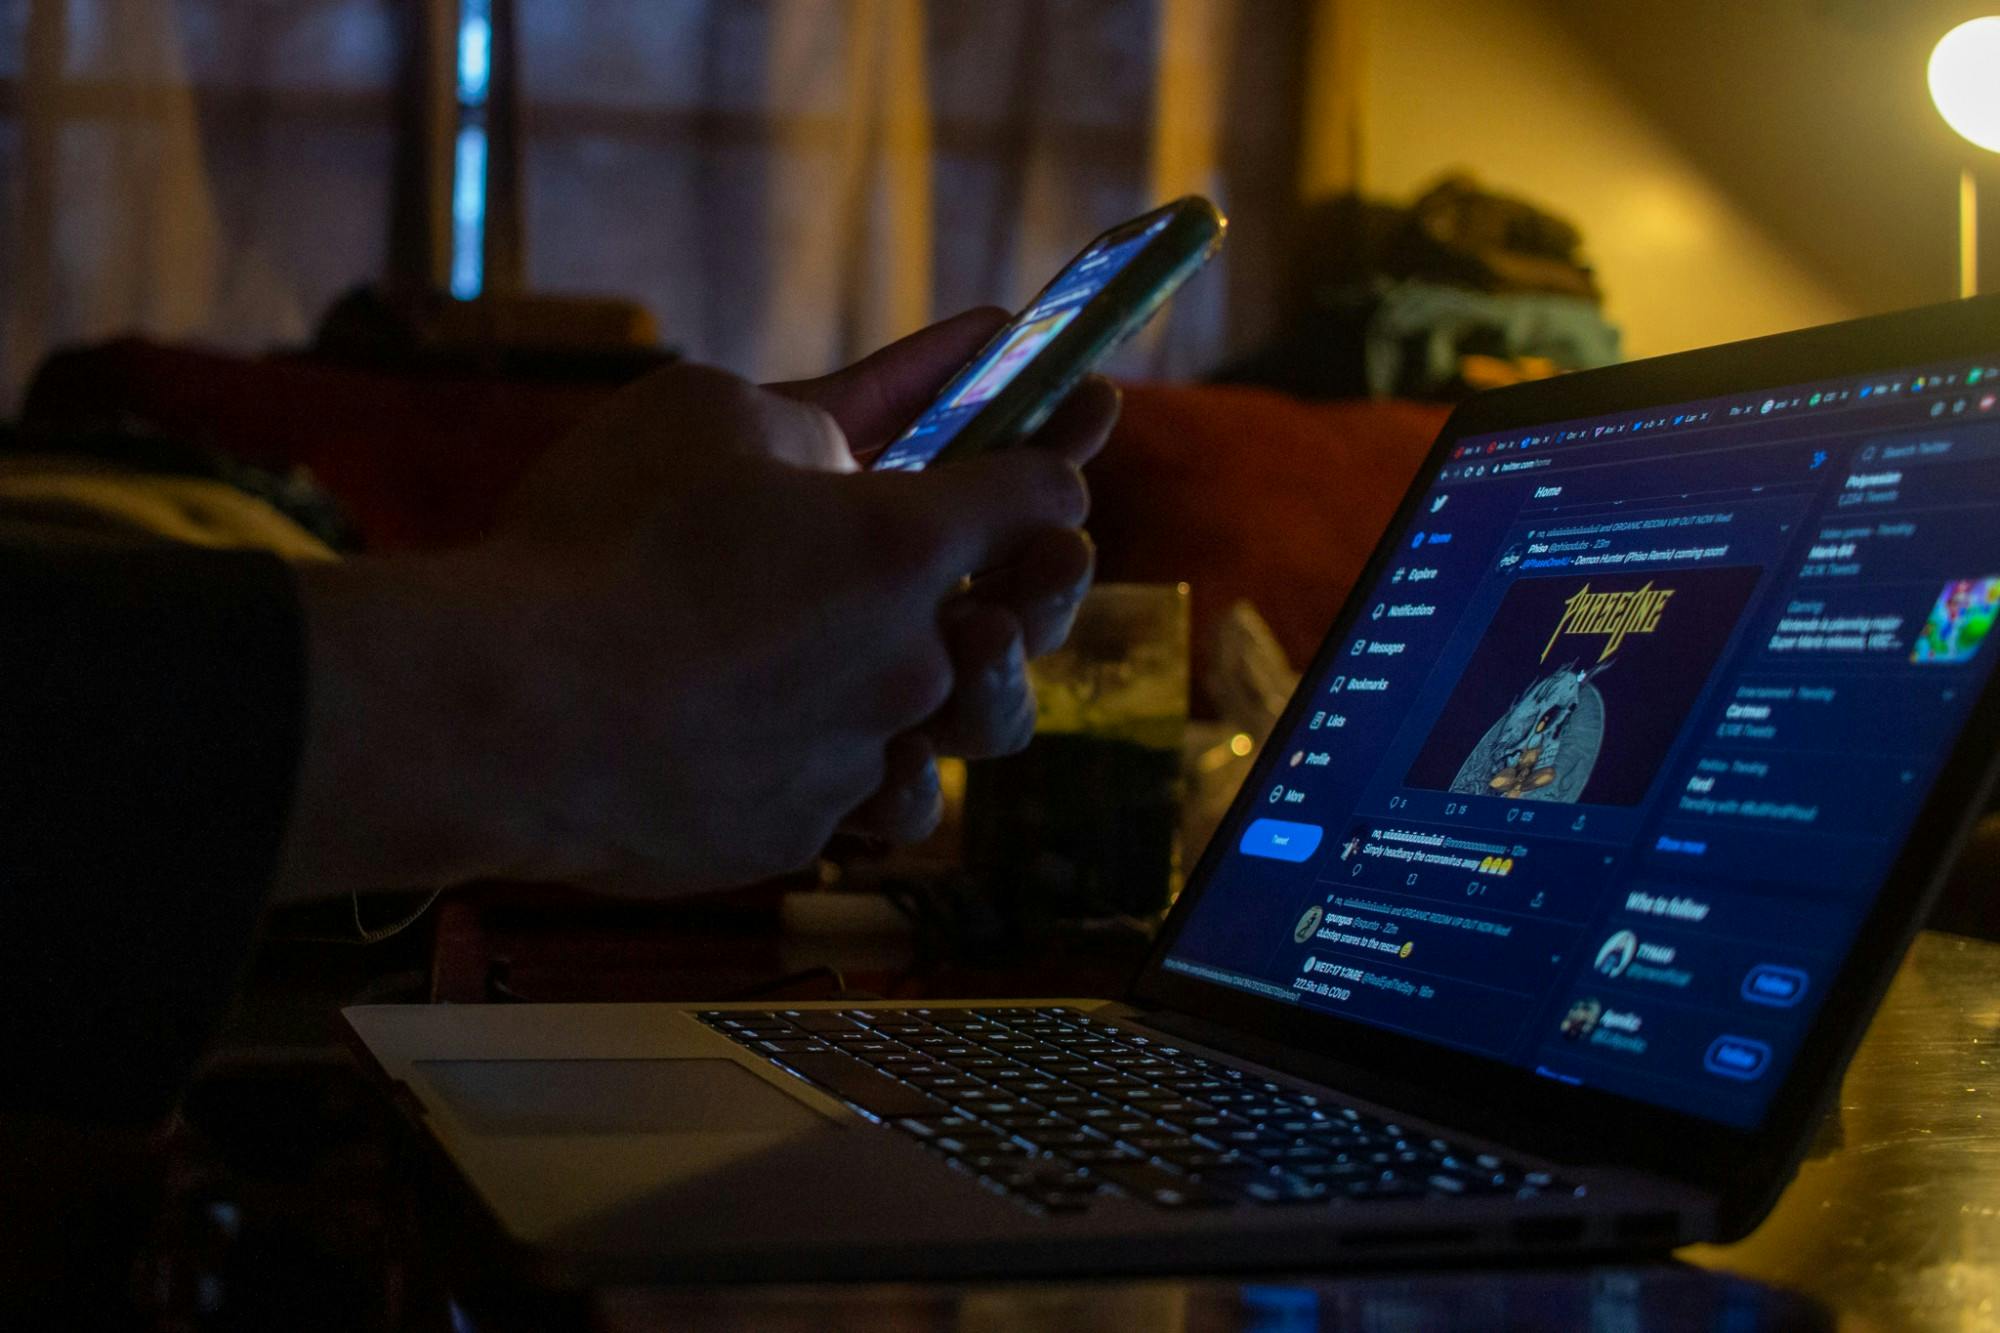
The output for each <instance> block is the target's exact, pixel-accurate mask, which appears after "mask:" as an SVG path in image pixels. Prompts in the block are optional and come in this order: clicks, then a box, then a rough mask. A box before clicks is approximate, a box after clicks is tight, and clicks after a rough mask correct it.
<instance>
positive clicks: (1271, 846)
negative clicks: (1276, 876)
mask: <svg viewBox="0 0 2000 1333" xmlns="http://www.w3.org/2000/svg"><path fill="white" fill-rule="evenodd" d="M1324 836H1326V831H1325V830H1324V829H1322V828H1320V827H1319V826H1318V825H1317V824H1294V823H1291V822H1290V821H1288V820H1283V819H1259V820H1254V821H1252V822H1251V825H1250V827H1249V828H1247V829H1244V830H1243V841H1242V842H1241V843H1238V844H1237V846H1238V848H1239V850H1241V851H1242V853H1243V854H1244V855H1245V856H1262V857H1267V858H1269V859H1270V860H1273V861H1303V860H1305V859H1306V858H1307V857H1308V856H1311V855H1312V854H1313V853H1314V852H1316V851H1318V850H1319V840H1320V839H1321V838H1322V837H1324Z"/></svg>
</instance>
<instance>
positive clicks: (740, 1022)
mask: <svg viewBox="0 0 2000 1333" xmlns="http://www.w3.org/2000/svg"><path fill="white" fill-rule="evenodd" d="M699 1017H700V1019H701V1021H702V1022H704V1023H706V1024H707V1025H708V1026H710V1027H712V1028H714V1029H715V1030H716V1031H718V1032H720V1033H721V1034H722V1035H724V1036H726V1037H729V1038H730V1039H731V1040H733V1041H735V1042H737V1043H738V1044H740V1045H742V1046H745V1047H747V1048H749V1049H750V1050H752V1051H754V1052H756V1053H757V1054H759V1055H761V1056H763V1057H764V1058H766V1059H768V1060H770V1061H772V1062H773V1063H776V1064H778V1065H780V1066H783V1067H784V1068H786V1069H788V1070H790V1071H791V1072H793V1073H794V1074H797V1075H798V1076H799V1077H801V1078H804V1079H806V1080H807V1081H809V1082H812V1083H815V1084H818V1085H819V1086H820V1087H822V1088H824V1089H825V1090H826V1091H828V1092H830V1093H831V1094H833V1095H834V1096H836V1097H838V1098H840V1099H841V1100H842V1101H845V1102H847V1103H848V1104H849V1105H851V1106H854V1107H855V1108H857V1109H859V1110H861V1111H863V1112H866V1113H867V1114H868V1115H870V1116H872V1117H873V1118H875V1119H876V1120H878V1121H881V1122H882V1123H884V1124H888V1125H893V1126H895V1127H896V1128H897V1129H899V1130H901V1131H902V1132H903V1133H906V1134H909V1135H910V1136H912V1137H913V1138H915V1139H916V1140H918V1141H919V1142H921V1143H922V1144H923V1145H924V1146H925V1147H927V1148H930V1149H931V1150H932V1151H934V1152H936V1153H939V1154H940V1155H942V1156H943V1157H944V1158H946V1159H947V1160H948V1161H949V1162H950V1163H951V1164H952V1165H953V1166H955V1167H957V1168H958V1169H960V1170H963V1171H967V1172H970V1173H972V1174H973V1175H975V1176H977V1177H978V1178H979V1180H980V1181H981V1183H983V1184H984V1185H986V1186H987V1187H988V1188H989V1189H992V1190H994V1191H996V1192H998V1193H1002V1194H1005V1195H1007V1196H1009V1197H1011V1198H1014V1199H1016V1200H1018V1201H1020V1202H1022V1203H1024V1204H1026V1205H1028V1206H1029V1207H1031V1208H1034V1209H1036V1210H1039V1211H1044V1212H1061V1213H1073V1212H1077V1211H1080V1210H1083V1209H1085V1208H1088V1207H1090V1206H1091V1204H1092V1203H1093V1202H1094V1201H1095V1200H1097V1199H1099V1198H1101V1197H1103V1196H1104V1195H1107V1194H1120V1195H1125V1196H1129V1197H1131V1198H1135V1199H1139V1200H1142V1201H1145V1202H1149V1203H1151V1204H1154V1205H1156V1206H1158V1207H1161V1208H1212V1207H1228V1206H1233V1205H1238V1204H1250V1205H1262V1206H1277V1205H1285V1206H1301V1205H1314V1204H1318V1205H1325V1204H1329V1203H1332V1202H1334V1201H1337V1200H1351V1201H1366V1200H1375V1199H1415V1198H1431V1197H1460V1198H1463V1197H1468V1196H1505V1197H1518V1198H1533V1197H1535V1196H1537V1195H1548V1194H1566V1195H1581V1194H1582V1193H1583V1188H1582V1187H1581V1186H1578V1185H1573V1184H1570V1183H1568V1182H1565V1181H1563V1180H1560V1179H1557V1178H1555V1177H1552V1176H1550V1175H1549V1174H1548V1173H1547V1172H1543V1171H1534V1170H1530V1169H1528V1168H1526V1167H1524V1166H1521V1165H1519V1164H1517V1163H1514V1162H1510V1161H1508V1160H1506V1159H1505V1158H1501V1157H1495V1156H1493V1155H1491V1154H1484V1153H1477V1154H1476V1153H1473V1152H1472V1151H1470V1150H1468V1149H1466V1148H1463V1147H1460V1146H1458V1145H1455V1144H1453V1143H1451V1142H1449V1141H1448V1140H1445V1139H1437V1138H1426V1137H1422V1136H1420V1135H1418V1134H1416V1133H1415V1132H1413V1131H1408V1130H1405V1129H1404V1128H1403V1127H1402V1126H1400V1125H1397V1124H1395V1123H1394V1122H1392V1121H1387V1120H1383V1119H1380V1118H1378V1117H1375V1116H1371V1115H1368V1114H1365V1113H1363V1112H1361V1111H1358V1110H1355V1109H1354V1108H1352V1107H1347V1106H1342V1105H1339V1104H1338V1103H1336V1102H1334V1101H1333V1100H1331V1099H1330V1098H1328V1097H1326V1096H1325V1095H1323V1094H1319V1093H1308V1092H1305V1091H1303V1090H1301V1089H1298V1088H1295V1087H1289V1086H1286V1085H1284V1084H1281V1083H1276V1082H1273V1081H1271V1080H1268V1079H1265V1078H1263V1077H1261V1076H1260V1075H1258V1074H1255V1073H1252V1072H1250V1071H1247V1070H1243V1069H1238V1068H1235V1067H1233V1066H1231V1065H1228V1064H1225V1063H1223V1062H1222V1061H1219V1060H1211V1059H1208V1058H1206V1057H1204V1056H1199V1055H1195V1054H1194V1053H1192V1052H1190V1051H1185V1050H1182V1049H1180V1048H1179V1047H1176V1046H1171V1045H1168V1044H1166V1043H1164V1042H1161V1041H1155V1040H1153V1039H1151V1038H1148V1037H1144V1036H1141V1035H1139V1034H1137V1033H1133V1032H1128V1031H1126V1030H1124V1029H1122V1028H1117V1027H1113V1026H1112V1025H1110V1024H1108V1023H1104V1022H1101V1021H1099V1020H1097V1019H1093V1018H1091V1017H1089V1016H1088V1015H1085V1014H1082V1013H1079V1012H1078V1011H1076V1010H1074V1009H1063V1008H1032V1007H999V1008H984V1009H880V1010H875V1009H779V1010H768V1011H756V1012H752V1011H746V1010H710V1011H707V1012H704V1013H702V1014H700V1015H699Z"/></svg>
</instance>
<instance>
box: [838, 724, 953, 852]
mask: <svg viewBox="0 0 2000 1333" xmlns="http://www.w3.org/2000/svg"><path fill="white" fill-rule="evenodd" d="M943 817H944V793H943V791H942V789H941V788H940V786H939V784H938V771H937V752H936V751H935V749H933V748H932V745H931V742H930V740H929V739H928V738H927V737H925V736H924V735H923V734H922V733H919V732H906V733H904V734H903V735H900V736H897V737H895V738H894V739H893V740H891V741H890V742H889V746H888V753H887V771H886V776H885V777H884V778H883V781H882V786H881V789H880V790H878V791H877V792H876V793H875V794H874V795H873V796H870V797H869V798H868V799H867V800H866V801H863V802H862V803H861V804H860V805H859V806H857V807H856V808H855V810H854V812H853V813H852V814H850V815H848V817H847V818H846V819H845V820H843V821H841V826H840V831H841V832H843V833H852V834H857V835H859V836H861V837H865V838H878V839H883V840H886V841H888V842H894V843H909V842H922V841H923V840H924V839H925V838H928V837H929V836H930V835H931V833H932V832H933V831H934V830H935V829H936V828H937V826H938V821H939V820H940V819H942V818H943Z"/></svg>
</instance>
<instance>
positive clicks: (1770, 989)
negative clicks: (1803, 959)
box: [1743, 963, 1806, 1009]
mask: <svg viewBox="0 0 2000 1333" xmlns="http://www.w3.org/2000/svg"><path fill="white" fill-rule="evenodd" d="M1805 993H1806V974H1805V973H1803V972H1801V971H1799V970H1798V969H1797V968H1796V967H1779V966H1778V965H1777V964H1776V963H1759V964H1757V966H1755V967H1753V968H1751V969H1750V971H1749V972H1748V973H1746V974H1745V975H1744V977H1743V998H1744V999H1746V1000H1748V1001H1750V1002H1751V1003H1752V1004H1768V1005H1772V1006H1774V1007H1775V1008H1779V1009H1789V1008H1791V1007H1792V1006H1793V1005H1795V1004H1797V1003H1798V1002H1799V1001H1800V1000H1802V999H1804V998H1805Z"/></svg>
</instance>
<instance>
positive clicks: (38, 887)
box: [0, 335, 1116, 1120]
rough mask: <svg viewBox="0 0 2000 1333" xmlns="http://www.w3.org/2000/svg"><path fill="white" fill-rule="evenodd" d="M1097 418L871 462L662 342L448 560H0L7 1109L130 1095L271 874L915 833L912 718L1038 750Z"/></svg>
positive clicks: (708, 849)
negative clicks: (926, 459)
mask: <svg viewBox="0 0 2000 1333" xmlns="http://www.w3.org/2000/svg"><path fill="white" fill-rule="evenodd" d="M918 348H919V350H920V351H921V350H924V349H926V348H928V351H926V352H925V356H926V357H928V359H929V361H931V362H935V363H936V365H935V371H934V373H935V376H936V378H937V379H939V380H942V378H943V377H944V376H945V375H947V374H948V373H949V371H950V369H951V368H952V364H955V362H951V358H950V356H946V355H942V353H944V352H950V351H951V350H952V349H951V346H950V340H949V339H948V338H947V339H945V340H944V341H942V342H940V341H938V339H937V337H936V335H933V336H932V337H931V338H930V339H928V340H924V341H920V342H919V343H918ZM907 351H908V348H905V352H907ZM948 363H949V364H948ZM895 364H897V365H902V366H905V367H907V365H908V364H909V363H908V362H907V361H898V362H896V363H895ZM877 369H878V370H879V369H880V367H879V366H878V368H877ZM926 373H932V372H926ZM858 383H860V381H856V380H854V379H843V380H838V381H830V382H827V383H826V384H822V385H821V386H820V387H822V388H825V387H827V384H832V385H836V386H838V387H841V388H843V389H844V390H850V391H851V390H853V389H854V388H855V387H856V385H857V384H858ZM908 387H909V386H908V385H907V384H906V385H905V387H904V390H902V392H905V393H907V392H908ZM882 401H889V400H887V399H883V400H882ZM1115 407H1116V404H1115V396H1114V395H1111V394H1110V391H1109V390H1108V387H1107V386H1103V385H1101V384H1100V385H1096V386H1093V388H1092V389H1091V390H1090V391H1088V392H1086V393H1084V394H1082V395H1080V397H1079V399H1078V400H1077V403H1076V405H1074V406H1073V407H1072V408H1071V409H1070V410H1069V411H1068V412H1067V413H1066V414H1065V416H1064V417H1063V419H1062V421H1061V422H1060V423H1058V424H1057V425H1056V426H1055V427H1054V428H1053V429H1052V434H1051V435H1050V437H1049V442H1050V443H1051V445H1052V446H1053V447H1051V448H1049V449H1023V450H1016V451H1012V452H1010V453H1007V454H1001V455H994V456H990V457H987V458H982V459H977V460H973V461H970V462H967V463H963V464H958V465H954V466H952V467H949V468H940V469H937V470H936V471H934V472H932V473H926V474H922V475H919V476H910V475H906V474H879V475H878V474H862V473H857V472H856V470H855V466H854V462H853V459H852V456H851V454H850V452H849V449H848V443H847V439H846V436H845V435H844V433H843V423H842V420H841V418H840V416H839V415H838V414H837V413H836V412H834V411H830V410H828V409H822V408H819V407H814V406H807V405H801V404H800V403H798V402H795V401H790V400H788V399H786V398H784V397H781V396H779V395H775V394H772V393H770V392H768V391H765V390H760V389H757V388H756V387H755V386H752V385H748V384H745V383H744V382H742V381H740V380H736V379H733V378H732V377H729V376H726V375H722V374H720V373H717V372H714V371H707V370H702V369H699V368H695V367H676V368H671V369H669V370H667V371H663V372H661V373H660V374H658V375H655V376H652V377H649V378H648V379H647V380H644V381H642V382H640V383H639V384H637V385H634V386H632V387H631V388H629V389H627V390H625V391H623V392H621V393H620V394H618V395H616V396H615V397H614V398H613V399H612V400H610V401H609V403H608V404H607V405H606V407H605V408H604V410H603V411H601V412H600V413H598V414H597V415H596V417H595V418H593V420H592V421H591V422H589V423H587V424H586V425H585V426H584V427H582V428H581V429H579V430H578V431H577V432H576V433H575V434H574V435H573V436H572V437H571V438H570V439H569V440H567V441H565V442H564V443H563V444H562V445H561V446H559V447H558V448H557V449H556V450H554V451H553V452H552V454H551V455H550V457H549V458H548V460H547V461H546V462H545V463H544V464H543V466H542V467H541V468H540V469H539V470H538V471H537V473H536V475H535V476H533V477H532V478H531V479H530V480H529V481H528V483H527V484H526V485H525V486H524V487H523V489H522V492H521V494H520V496H519V497H518V500H517V504H516V506H515V508H514V511H513V512H512V513H511V514H510V515H509V516H508V518H507V520H506V521H505V523H504V524H503V525H502V527H501V530H500V531H499V532H498V533H497V534H496V535H495V536H494V537H493V538H492V539H491V540H488V541H486V542H483V543H481V544H479V545H477V546H475V547H472V548H468V549H466V550H463V551H457V552H451V553H447V554H442V555H435V556H422V557H399V558H382V559H359V560H352V561H343V562H338V563H325V564H313V565H308V566H301V567H299V568H298V569H296V570H287V569H286V568H285V567H284V566H283V565H281V564H279V563H278V562H277V561H276V560H274V559H271V558H269V557H265V556H258V555H247V554H234V553H215V552H200V551H185V550H177V549H172V548H159V547H150V548H146V549H143V550H139V549H134V550H131V551H128V552H117V553H102V554H90V553H86V552H81V551H76V550H60V551H56V550H35V549H23V550H21V551H20V552H19V553H18V554H17V553H15V552H13V551H4V552H0V556H4V558H5V563H4V564H0V599H4V600H3V601H0V606H4V619H0V773H5V775H6V777H5V779H4V785H0V977H4V980H0V1006H4V1009H5V1016H4V1017H0V1059H4V1061H5V1064H6V1066H7V1068H8V1069H9V1071H10V1077H9V1079H8V1080H6V1081H5V1082H4V1084H0V1109H16V1110H39V1111H44V1112H53V1113H55V1114H59V1115H76V1116H86V1117H91V1118H104V1117H107V1116H115V1117H122V1118H130V1119H135V1120H144V1119H151V1118H153V1117H156V1116H157V1115H158V1114H159V1113H160V1112H161V1111H162V1110H164V1109H165V1108H166V1107H167V1106H168V1105H169V1104H170V1102H171V1099H172V1097H173V1095H174V1092H175V1090H176V1089H177V1087H178V1085H179V1082H180V1080H181V1079H182V1078H184V1077H185V1074H186V1071H187V1070H188V1069H190V1068H191V1067H192V1065H193V1062H194V1060H195V1058H196V1056H197V1055H198V1053H199V1051H200V1048H201V1046H202V1043H203V1042H204V1040H205V1039H206V1036H207V1034H208V1033H209V1032H210V1031H211V1030H212V1027H213V1025H214V1023H215V1021H216V1019H217V1018H218V1017H219V1016H220V1014H221V1011H222V1008H223V1006H224V1005H225V1004H226V1003H227V1001H228V998H229V995H230V993H231V990H232V989H233V986H234V984H235V982H236V980H237V977H238V974H239V972H240V970H241V968H242V965H243V962H244V960H245V959H246V958H247V957H248V954H249V951H250V948H251V945H252V942H253V939H254V935H255V931H256V924H257V921H258V918H259V916H260V914H261V912H262V910H263V908H264V906H265V903H266V900H267V898H268V897H270V896H272V894H273V893H275V895H276V896H278V897H288V896H290V897H305V896H321V895H338V894H346V893H352V892H358V891H367V890H374V889H386V888H410V887H441V886H446V885H450V884H455V883H461V882H464V881H466V880H469V879H473V878H478V877H483V876H507V877H514V878H529V879H540V880H549V881H560V882H566V883H572V884H579V885H585V886H591V887H602V888H612V889H617V890H620V891H625V892H640V893H653V894H663V893H683V892H690V891H694V890H697V889H701V888H709V887H719V886H724V885H731V884H740V883H746V882H750V881H753V880H756V879H759V878H762V877H765V876H768V875H772V874H776V873H780V872H783V871H787V870H791V869H793V868H796V867H798V866H801V865H803V864H805V863H807V862H809V861H810V859H811V858H812V857H813V856H814V855H815V854H816V853H817V852H818V851H819V849H820V848H821V847H822V846H823V845H824V843H825V841H826V839H827V837H828V836H829V835H830V834H831V833H832V832H833V831H834V829H835V828H836V827H839V826H841V825H842V824H843V823H845V824H846V825H847V826H848V827H859V828H862V829H864V830H869V831H873V832H877V833H882V834H886V835H889V836H905V837H907V836H915V835H917V834H919V833H921V832H922V831H923V830H925V829H927V828H928V827H929V824H930V822H932V821H933V820H934V819H935V791H934V782H928V781H927V775H928V774H929V772H930V756H931V754H932V752H933V750H934V748H935V746H936V745H937V744H939V743H944V744H948V745H955V746H962V747H963V748H966V749H970V750H972V751H974V752H992V751H994V750H1000V749H1006V748H1009V747H1011V746H1014V745H1018V744H1020V743H1023V742H1025V740H1026V731H1025V729H1024V725H1023V724H1024V722H1025V721H1026V720H1028V719H1031V718H1032V704H1031V703H1030V702H1029V700H1028V692H1027V685H1026V682H1025V680H1024V679H1023V677H1022V673H1021V670H1020V660H1021V658H1022V657H1023V656H1024V654H1025V652H1026V651H1029V650H1031V649H1032V648H1033V647H1034V646H1036V645H1037V644H1038V643H1039V642H1043V641H1046V639H1047V636H1048V635H1049V634H1050V633H1052V632H1053V633H1059V632H1060V627H1061V625H1063V624H1065V623H1066V620H1067V615H1068V609H1069V608H1073V605H1074V601H1075V598H1076V596H1078V595H1080V590H1081V586H1082V582H1083V581H1084V580H1085V579H1087V576H1088V569H1089V547H1088V544H1087V542H1085V541H1084V539H1083V538H1082V536H1081V533H1080V531H1079V530H1078V525H1079V524H1080V523H1081V521H1082V518H1083V515H1084V510H1085V507H1086V499H1085V494H1084V490H1083V487H1082V483H1081V479H1080V478H1079V476H1078V474H1077V472H1076V465H1078V464H1080V463H1081V462H1082V461H1083V459H1084V458H1086V457H1088V455H1089V454H1090V453H1091V452H1094V450H1095V449H1096V448H1097V447H1098V446H1099V445H1101V444H1102V442H1103V439H1104V435H1105V433H1106V432H1107V431H1108V430H1109V427H1110V422H1111V418H1112V416H1113V415H1114V414H1115ZM990 570H999V571H1006V573H1005V574H1003V575H1001V576H999V577H998V578H997V579H996V580H995V581H994V582H993V583H991V584H989V585H988V590H989V591H990V594H991V595H989V596H986V597H983V598H982V597H975V598H973V599H971V604H968V602H967V599H965V598H963V597H961V596H959V595H958V594H959V589H960V587H961V583H962V581H963V579H964V577H965V576H966V575H968V574H971V573H974V572H977V571H990ZM968 625H970V626H972V627H973V629H971V630H968V628H967V626H968ZM274 876H275V889H273V887H272V883H273V878H274Z"/></svg>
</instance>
